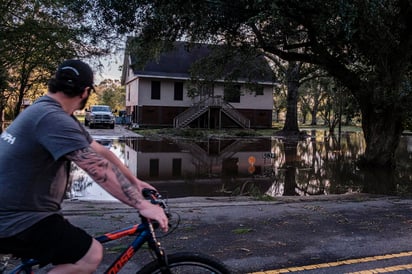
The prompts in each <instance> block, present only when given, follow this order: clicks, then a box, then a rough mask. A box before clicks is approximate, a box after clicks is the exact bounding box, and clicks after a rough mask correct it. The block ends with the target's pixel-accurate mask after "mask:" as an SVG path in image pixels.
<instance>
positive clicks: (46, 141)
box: [0, 96, 92, 238]
mask: <svg viewBox="0 0 412 274" xmlns="http://www.w3.org/2000/svg"><path fill="white" fill-rule="evenodd" d="M91 142H92V138H91V136H90V135H89V134H88V133H87V131H86V130H85V128H84V127H83V126H82V125H81V124H80V123H79V121H78V120H77V119H76V118H75V117H73V116H70V115H68V114H67V113H66V112H65V111H64V110H63V109H62V107H61V105H60V104H59V103H58V102H57V101H55V100H54V99H52V98H51V97H48V96H43V97H41V98H40V99H39V100H37V101H36V102H35V103H34V104H33V105H31V106H30V107H28V108H27V109H25V110H24V111H23V112H22V113H20V114H19V116H18V117H17V118H16V119H15V120H14V122H13V123H12V124H11V125H10V126H9V127H8V128H7V129H6V130H5V131H4V132H3V133H2V134H1V135H0V238H3V237H8V236H11V235H14V234H16V233H18V232H21V231H23V230H24V229H26V228H28V227H30V226H31V225H33V224H34V223H36V222H38V221H39V220H41V219H43V218H45V217H47V216H49V215H51V214H54V213H59V212H60V209H61V206H60V205H61V202H62V200H63V198H64V193H65V190H66V185H67V180H68V175H69V174H68V173H69V169H70V162H69V161H68V160H67V159H66V158H65V157H64V155H66V154H67V153H70V152H73V151H76V150H79V149H82V148H85V147H88V146H89V145H90V143H91Z"/></svg>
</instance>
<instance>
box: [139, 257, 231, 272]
mask: <svg viewBox="0 0 412 274" xmlns="http://www.w3.org/2000/svg"><path fill="white" fill-rule="evenodd" d="M167 259H168V262H169V271H170V273H173V274H175V273H179V274H184V273H187V274H206V273H216V274H229V273H230V271H229V269H228V268H227V267H226V266H225V265H224V264H223V263H221V262H219V261H217V260H215V259H213V258H211V257H209V256H207V255H204V254H200V253H176V254H171V255H168V256H167ZM155 273H162V270H161V269H160V265H159V262H158V261H156V260H155V261H153V262H150V263H148V264H147V265H145V266H144V267H143V268H142V269H141V270H140V271H138V272H137V274H155Z"/></svg>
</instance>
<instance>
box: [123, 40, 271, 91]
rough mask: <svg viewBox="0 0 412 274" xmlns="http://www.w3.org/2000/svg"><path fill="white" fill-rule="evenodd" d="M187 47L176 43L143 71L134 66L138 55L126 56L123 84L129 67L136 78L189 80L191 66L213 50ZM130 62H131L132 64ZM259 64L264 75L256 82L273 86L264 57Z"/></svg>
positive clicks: (207, 47)
mask: <svg viewBox="0 0 412 274" xmlns="http://www.w3.org/2000/svg"><path fill="white" fill-rule="evenodd" d="M187 45H188V43H186V42H176V43H175V47H174V49H172V50H170V51H167V52H163V53H162V54H160V56H159V57H158V58H157V60H153V61H150V62H148V63H147V64H146V65H145V66H144V67H143V69H140V68H136V66H134V64H136V62H137V60H138V56H136V54H133V53H132V54H130V56H125V64H124V65H123V75H122V83H123V84H124V81H125V72H126V71H127V70H128V69H129V67H130V68H132V69H133V73H134V75H135V76H136V77H153V78H168V79H189V78H190V77H191V75H190V68H191V66H192V65H193V64H194V63H195V62H196V61H198V60H200V59H202V58H205V57H207V56H208V55H210V54H211V51H212V50H211V49H210V48H209V45H207V44H197V45H196V46H194V47H191V48H190V49H188V48H187ZM128 62H130V64H129V63H128ZM258 62H259V66H262V67H263V70H262V71H264V73H259V75H258V76H255V77H254V81H256V82H260V83H265V84H273V83H274V78H273V77H274V73H273V71H272V70H271V68H270V66H269V64H268V63H267V61H266V60H265V59H264V58H263V56H261V58H259V60H258ZM123 77H124V78H123ZM238 80H240V79H238ZM243 81H245V80H243Z"/></svg>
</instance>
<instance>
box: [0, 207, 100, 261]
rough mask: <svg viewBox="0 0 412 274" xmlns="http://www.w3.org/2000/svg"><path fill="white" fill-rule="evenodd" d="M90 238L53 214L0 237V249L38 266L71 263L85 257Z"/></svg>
mask: <svg viewBox="0 0 412 274" xmlns="http://www.w3.org/2000/svg"><path fill="white" fill-rule="evenodd" d="M92 241H93V238H92V237H91V236H90V235H89V234H87V233H86V232H85V231H84V230H82V229H80V228H78V227H75V226H73V225H72V224H70V223H69V222H68V221H67V220H66V219H64V218H63V216H61V215H59V214H54V215H51V216H49V217H46V218H44V219H43V220H41V221H40V222H38V223H36V224H35V225H33V226H32V227H30V228H29V229H26V230H24V231H23V232H20V233H18V234H16V235H14V236H12V237H9V238H0V249H1V252H3V253H10V254H13V255H15V256H17V257H20V258H27V259H28V258H32V259H37V260H39V261H40V262H42V264H48V263H52V264H66V263H75V262H77V261H78V260H80V259H81V258H82V257H83V256H84V255H86V253H87V251H88V250H89V248H90V246H91V244H92Z"/></svg>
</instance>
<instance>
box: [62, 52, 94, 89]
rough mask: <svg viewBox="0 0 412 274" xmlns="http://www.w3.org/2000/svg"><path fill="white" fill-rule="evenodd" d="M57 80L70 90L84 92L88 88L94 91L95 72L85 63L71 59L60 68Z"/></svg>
mask: <svg viewBox="0 0 412 274" xmlns="http://www.w3.org/2000/svg"><path fill="white" fill-rule="evenodd" d="M55 79H56V80H57V81H58V82H59V83H60V84H63V85H65V86H66V87H68V88H73V89H76V90H83V89H84V88H86V87H91V88H92V89H93V71H92V69H91V68H90V66H89V65H88V64H86V63H85V62H83V61H80V60H75V59H70V60H66V61H64V62H63V63H61V65H60V66H59V67H58V69H57V71H56V75H55Z"/></svg>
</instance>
